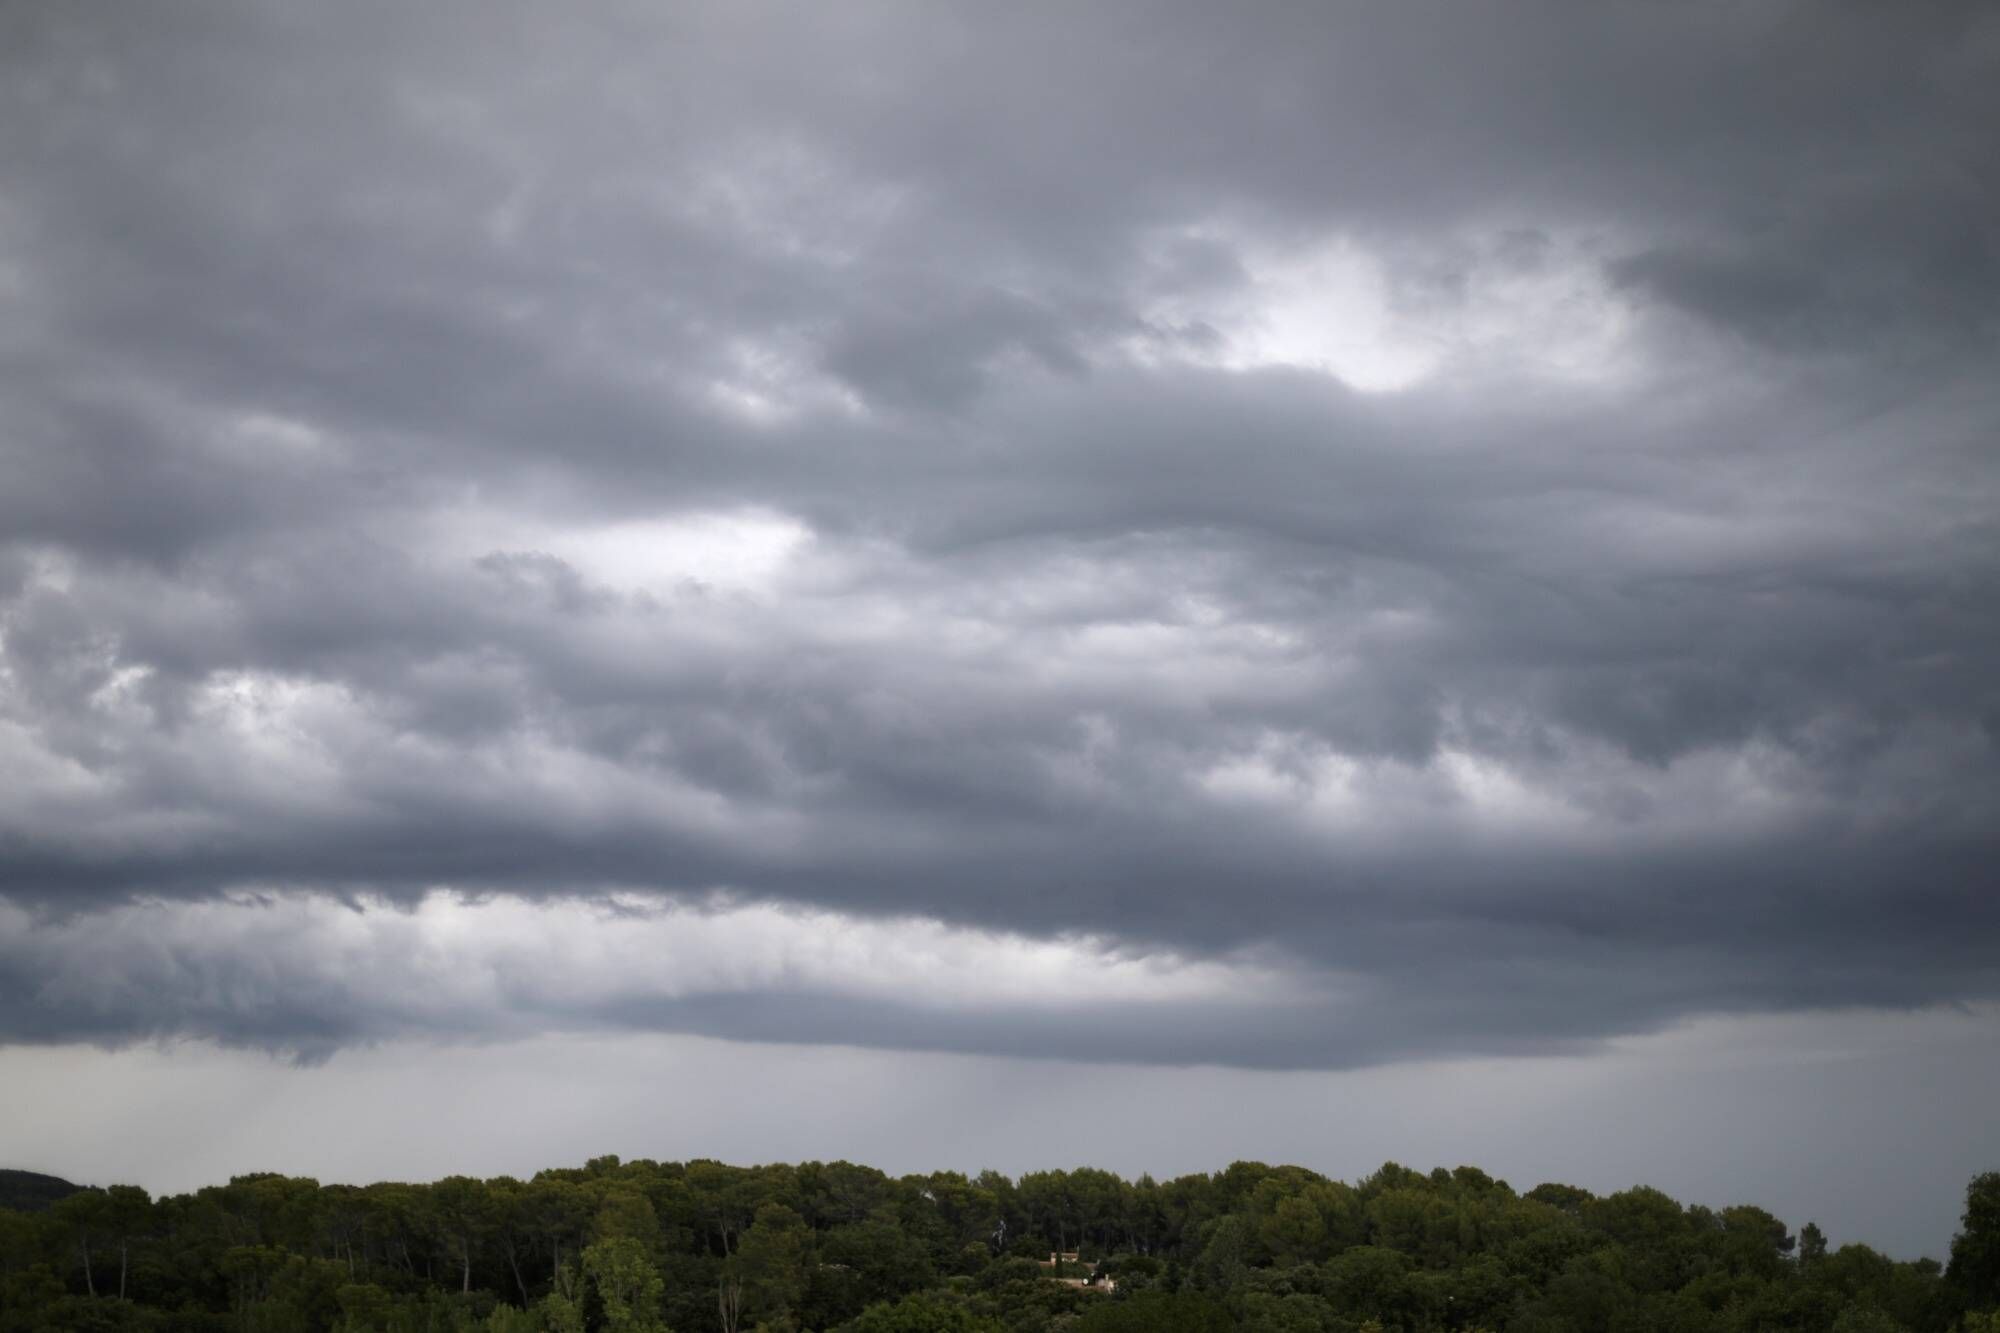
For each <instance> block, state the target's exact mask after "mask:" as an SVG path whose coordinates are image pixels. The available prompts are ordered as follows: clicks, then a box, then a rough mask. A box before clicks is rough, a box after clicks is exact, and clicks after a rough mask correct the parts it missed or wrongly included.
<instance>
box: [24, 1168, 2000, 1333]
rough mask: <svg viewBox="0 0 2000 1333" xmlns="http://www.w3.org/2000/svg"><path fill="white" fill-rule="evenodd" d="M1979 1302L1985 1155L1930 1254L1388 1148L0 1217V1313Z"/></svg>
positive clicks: (688, 1317)
mask: <svg viewBox="0 0 2000 1333" xmlns="http://www.w3.org/2000/svg"><path fill="white" fill-rule="evenodd" d="M1052 1252H1074V1253H1075V1254H1076V1256H1077V1257H1076V1259H1075V1260H1074V1261H1059V1262H1057V1263H1056V1264H1053V1265H1052V1264H1051V1263H1050V1262H1049V1261H1050V1259H1051V1254H1052ZM1996 1307H2000V1173H1995V1174H1989V1175H1983V1176H1980V1177H1978V1178H1977V1179H1975V1180H1974V1181H1973V1182H1972V1184H1971V1186H1970V1187H1969V1188H1968V1190H1967V1198H1966V1210H1965V1214H1964V1229H1963V1231H1962V1232H1961V1234H1960V1235H1959V1236H1958V1238H1957V1239H1956V1240H1955V1241H1954V1242H1953V1245H1952V1251H1951V1262H1950V1264H1949V1266H1948V1267H1945V1266H1941V1265H1939V1264H1938V1263H1936V1262H1935V1261H1932V1260H1920V1261H1917V1262H1915V1263H1899V1262H1896V1261H1893V1260H1891V1259H1888V1258H1886V1257H1884V1256H1883V1255H1881V1254H1878V1253H1876V1252H1875V1251H1874V1250H1871V1249H1869V1248H1868V1247H1867V1246H1865V1245H1858V1244H1843V1245H1840V1246H1838V1247H1837V1248H1836V1247H1834V1246H1833V1245H1832V1244H1831V1243H1830V1242H1829V1241H1828V1239H1827V1238H1826V1237H1825V1236H1824V1235H1822V1234H1821V1233H1820V1231H1819V1228H1817V1227H1816V1226H1813V1225H1811V1224H1810V1223H1809V1224H1807V1225H1806V1226H1804V1227H1802V1228H1800V1229H1799V1231H1798V1233H1797V1234H1796V1235H1794V1234H1793V1233H1792V1232H1791V1231H1790V1230H1789V1229H1788V1228H1787V1227H1786V1225H1785V1224H1784V1223H1783V1222H1781V1221H1780V1220H1779V1219H1778V1218H1776V1217H1774V1216H1772V1215H1771V1214H1770V1213H1768V1212H1765V1211H1764V1210H1763V1209H1761V1208H1755V1207H1732V1208H1724V1209H1721V1210H1719V1211H1718V1210H1713V1209H1709V1208H1705V1207H1700V1206H1690V1207H1683V1206H1682V1205H1680V1204H1678V1203H1676V1202H1675V1201H1674V1200H1672V1199H1670V1198H1668V1197H1667V1196H1666V1195H1664V1194H1662V1193H1660V1192H1659V1191H1657V1190H1653V1189H1645V1188H1639V1189H1630V1190H1625V1191H1623V1192H1620V1193H1617V1194H1611V1195H1607V1196H1604V1197H1601V1198H1600V1197H1597V1196H1594V1195H1592V1194H1590V1193H1589V1192H1588V1191H1585V1190H1582V1189H1577V1188H1574V1187H1571V1186H1567V1185H1554V1184H1545V1185H1539V1186H1537V1187H1535V1188H1534V1189H1531V1190H1529V1191H1527V1192H1526V1193H1517V1192H1516V1191H1515V1190H1513V1189H1511V1188H1510V1187H1509V1186H1508V1185H1507V1184H1506V1183H1505V1182H1504V1181H1499V1180H1494V1179H1492V1178H1491V1177H1489V1176H1487V1175H1486V1174H1485V1173H1484V1172H1481V1171H1479V1170H1476V1169H1474V1168H1472V1167H1460V1168H1458V1169H1457V1170H1453V1171H1447V1170H1443V1169H1439V1170H1436V1171H1433V1172H1431V1173H1429V1174H1427V1175H1426V1174H1422V1173H1419V1172H1416V1171H1411V1170H1408V1169H1406V1168H1403V1167H1400V1166H1396V1165H1394V1164H1391V1165H1387V1166H1384V1167H1383V1168H1382V1169H1381V1170H1380V1171H1377V1172H1376V1173H1375V1174H1374V1175H1371V1176H1369V1177H1367V1178H1366V1179H1364V1180H1361V1181H1359V1182H1357V1183H1355V1184H1351V1185H1350V1184H1345V1183H1342V1182H1340V1181H1336V1180H1329V1179H1327V1178H1326V1177H1324V1176H1321V1175H1318V1174H1315V1173H1314V1172H1311V1171H1307V1170H1303V1169H1301V1168H1298V1167H1271V1166H1265V1165H1262V1164H1260V1163H1255V1162H1238V1163H1236V1164H1234V1165H1233V1166H1231V1167H1229V1168H1228V1169H1227V1170H1225V1171H1222V1172H1219V1173H1217V1174H1214V1175H1193V1176H1184V1177H1181V1178H1179V1179H1177V1180H1169V1181H1155V1180H1153V1179H1151V1178H1150V1177H1142V1178H1141V1179H1139V1180H1138V1181H1136V1182H1130V1181H1126V1180H1123V1179H1121V1178H1119V1177H1118V1176H1115V1175H1112V1174H1110V1173H1109V1172H1105V1171H1096V1170H1088V1169H1086V1170H1077V1171H1039V1172H1033V1173H1030V1174H1028V1175H1025V1176H1022V1177H1021V1178H1020V1179H1018V1180H1013V1179H1009V1178H1008V1177H1006V1176H1003V1175H1000V1174H998V1173H997V1172H991V1171H989V1172H984V1173H982V1174H980V1175H978V1176H974V1177H968V1176H965V1175H961V1174H958V1173H955V1172H937V1173H934V1174H931V1175H925V1176H903V1177H900V1178H898V1177H891V1176H888V1175H885V1174H883V1173H882V1172H880V1171H875V1170H872V1169H870V1168H868V1167H864V1166H855V1165H852V1164H850V1163H847V1162H808V1163H805V1164H803V1165H799V1166H763V1167H750V1168H744V1167H732V1166H726V1165H724V1164H722V1163H720V1162H711V1161H695V1162H687V1163H675V1162H652V1161H633V1162H623V1161H620V1160H619V1159H618V1158H616V1157H602V1158H598V1159H596V1160H594V1161H591V1162H590V1163H588V1164H587V1165H585V1166H584V1167H582V1168H580V1169H564V1170H551V1171H544V1172H542V1173H540V1174H539V1175H537V1176H536V1177H535V1178H534V1179H533V1180H529V1181H520V1180H515V1179H512V1178H508V1177H501V1178H499V1179H494V1180H474V1179H470V1178H467V1177H463V1176H454V1177H450V1178H448V1179H445V1180H440V1181H437V1182H435V1183H434V1184H428V1185H409V1184H377V1185H367V1186H352V1185H321V1184H320V1183H319V1182H317V1181H314V1180H308V1179H301V1178H295V1177H287V1176H281V1175H250V1176H239V1177H237V1178H236V1179H234V1180H232V1181H230V1182H229V1184H227V1185H222V1186H215V1187H212V1188H208V1189H203V1190H200V1191H198V1192H197V1193H194V1194H182V1195H174V1196H172V1197H165V1198H159V1199H154V1198H150V1197H149V1196H148V1195H147V1194H146V1192H145V1191H143V1190H140V1189H137V1188H134V1187H131V1186H113V1187H111V1188H109V1189H88V1190H81V1191H78V1192H77V1193H74V1194H70V1195H68V1196H66V1197H62V1198H58V1199H56V1200H55V1201H54V1202H53V1203H50V1204H49V1205H48V1206H47V1207H45V1208H42V1209H40V1210H38V1211H32V1212H24V1211H17V1210H12V1209H0V1333H27V1331H29V1330H45V1329H47V1330H63V1331H64V1333H69V1331H70V1330H93V1329H147V1330H189V1331H191V1333H192V1331H193V1330H216V1331H217V1333H221V1331H222V1330H229V1331H230V1333H306V1331H307V1330H315V1331H316V1330H343V1331H348V1330H352V1331H355V1333H359V1331H360V1330H380V1331H382V1333H391V1331H394V1333H405V1331H407V1333H416V1331H417V1330H423V1331H425V1333H446V1331H447V1330H449V1331H452V1333H462V1331H469V1330H487V1331H490V1333H530V1331H531V1330H532V1331H534V1333H543V1331H547V1333H599V1330H603V1331H605V1333H660V1331H661V1330H667V1329H672V1330H676V1331H677V1333H697V1331H698V1330H721V1333H778V1331H780V1330H785V1331H788V1333H789V1331H796V1330H845V1331H846V1333H932V1331H933V1330H939V1331H942V1333H1003V1331H1005V1333H1053V1331H1054V1330H1073V1331H1074V1333H1120V1331H1121V1330H1123V1331H1128V1333H1175V1331H1176V1330H1202V1331H1204V1333H1206V1331H1208V1330H1215V1331H1218V1333H1219V1331H1220V1330H1237V1329H1250V1330H1260V1331H1262V1330H1270V1331H1272V1333H1363V1330H1369V1331H1371V1333H1395V1331H1396V1330H1402V1331H1403V1333H1420V1331H1421V1333H1429V1331H1431V1330H1438V1331H1444V1330H1454V1331H1456V1330H1466V1331H1470V1330H1492V1331H1493V1333H1499V1331H1500V1330H1512V1331H1517V1333H1628V1331H1629V1333H1680V1331H1683V1330H1685V1331H1686V1333H1696V1331H1697V1330H1699V1331H1701V1333H1707V1331H1708V1330H1724V1331H1725V1333H1727V1331H1730V1330H1741V1331H1742V1333H1764V1331H1766V1330H1799V1331H1800V1333H1893V1331H1895V1330H1906V1331H1907V1333H1971V1331H1973V1330H1977V1331H1978V1333H2000V1314H1995V1313H1994V1311H1995V1309H1996Z"/></svg>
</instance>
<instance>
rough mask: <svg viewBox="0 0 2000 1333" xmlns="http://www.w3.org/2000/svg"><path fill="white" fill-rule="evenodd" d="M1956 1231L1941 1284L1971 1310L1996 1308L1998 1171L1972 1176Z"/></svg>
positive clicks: (1999, 1277) (1999, 1296) (1999, 1295)
mask: <svg viewBox="0 0 2000 1333" xmlns="http://www.w3.org/2000/svg"><path fill="white" fill-rule="evenodd" d="M1959 1228H1960V1229H1959V1232H1958V1234H1957V1235H1956V1236H1953V1237H1952V1239H1951V1263H1950V1265H1949V1266H1948V1267H1947V1268H1946V1269H1945V1280H1946V1281H1948V1282H1950V1283H1951V1285H1952V1286H1953V1287H1955V1288H1957V1289H1958V1291H1959V1293H1960V1294H1961V1296H1962V1297H1963V1299H1964V1300H1965V1303H1966V1304H1967V1305H1968V1306H1970V1307H1971V1308H1973V1309H1975V1310H1986V1309H1990V1308H1993V1307H1995V1306H2000V1171H1987V1172H1985V1173H1983V1174H1981V1175H1977V1176H1974V1177H1973V1178H1972V1183H1970V1184H1969V1185H1967V1186H1966V1187H1965V1212H1964V1213H1963V1214H1962V1215H1961V1216H1960V1218H1959Z"/></svg>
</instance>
